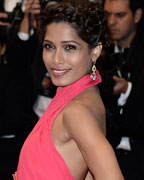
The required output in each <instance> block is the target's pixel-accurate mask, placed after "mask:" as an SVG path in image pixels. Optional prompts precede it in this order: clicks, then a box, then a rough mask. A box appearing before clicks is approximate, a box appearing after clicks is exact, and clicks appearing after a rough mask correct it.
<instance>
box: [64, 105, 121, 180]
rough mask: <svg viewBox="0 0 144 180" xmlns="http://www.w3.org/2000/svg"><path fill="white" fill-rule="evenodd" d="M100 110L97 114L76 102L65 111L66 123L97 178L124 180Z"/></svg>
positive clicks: (99, 179) (101, 179)
mask: <svg viewBox="0 0 144 180" xmlns="http://www.w3.org/2000/svg"><path fill="white" fill-rule="evenodd" d="M96 108H97V107H96ZM99 110H101V111H103V110H102V109H99V108H98V111H99ZM98 111H97V112H96V114H97V115H96V114H95V113H93V112H92V111H91V110H90V109H89V108H87V107H85V106H83V105H81V104H77V103H76V104H74V106H72V107H71V108H70V110H69V111H67V112H66V113H65V115H64V123H65V125H66V128H67V131H68V134H69V136H70V137H71V138H72V139H74V140H75V142H76V144H77V146H78V148H79V150H80V152H81V153H82V155H83V158H84V159H85V161H86V164H87V166H88V169H89V170H90V171H91V172H92V174H93V176H94V178H95V179H96V180H112V179H113V180H123V177H122V174H121V172H120V169H119V166H118V163H117V160H116V157H115V155H114V152H113V150H112V147H111V146H110V144H109V143H108V141H107V140H106V138H105V136H104V132H103V131H102V128H101V127H102V126H101V124H103V122H102V121H104V119H103V115H101V113H99V112H98Z"/></svg>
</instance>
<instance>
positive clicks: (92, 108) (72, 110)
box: [64, 89, 105, 134]
mask: <svg viewBox="0 0 144 180" xmlns="http://www.w3.org/2000/svg"><path fill="white" fill-rule="evenodd" d="M64 124H65V125H66V127H67V129H68V130H69V131H70V132H71V131H74V133H75V130H77V129H79V128H81V129H83V130H85V131H86V129H88V130H90V129H92V127H94V130H96V129H97V130H99V131H101V132H102V133H103V134H105V108H104V105H103V103H102V101H101V98H100V96H99V93H98V92H97V91H96V92H95V91H94V92H93V89H92V90H91V89H90V90H88V91H86V92H84V93H82V94H81V95H80V96H78V97H77V98H75V99H74V100H73V101H72V102H71V103H70V104H69V106H68V107H67V108H66V110H65V111H64ZM79 130H80V129H79Z"/></svg>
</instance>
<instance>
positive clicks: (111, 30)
mask: <svg viewBox="0 0 144 180" xmlns="http://www.w3.org/2000/svg"><path fill="white" fill-rule="evenodd" d="M110 33H111V34H116V33H118V31H117V30H116V29H110Z"/></svg>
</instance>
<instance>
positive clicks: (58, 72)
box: [52, 69, 68, 76]
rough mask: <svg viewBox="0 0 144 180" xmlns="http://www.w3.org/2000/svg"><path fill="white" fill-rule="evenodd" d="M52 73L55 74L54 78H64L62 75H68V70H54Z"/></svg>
mask: <svg viewBox="0 0 144 180" xmlns="http://www.w3.org/2000/svg"><path fill="white" fill-rule="evenodd" d="M52 72H53V75H54V76H62V75H64V74H65V73H67V72H68V70H67V69H63V70H58V69H52Z"/></svg>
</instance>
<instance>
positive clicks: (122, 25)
mask: <svg viewBox="0 0 144 180" xmlns="http://www.w3.org/2000/svg"><path fill="white" fill-rule="evenodd" d="M104 9H105V11H107V12H108V27H109V30H110V35H111V39H112V40H114V41H116V42H117V44H118V45H120V46H121V47H123V48H128V47H129V46H130V44H131V42H132V40H133V38H134V36H135V34H136V27H137V23H138V22H139V21H140V19H141V15H142V10H141V9H137V10H136V12H135V13H133V12H132V10H131V9H130V7H129V0H105V4H104ZM113 80H114V81H115V82H116V85H115V86H114V89H113V94H114V95H118V94H121V93H125V92H126V91H127V88H128V81H126V80H125V79H124V78H122V77H118V76H113Z"/></svg>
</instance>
